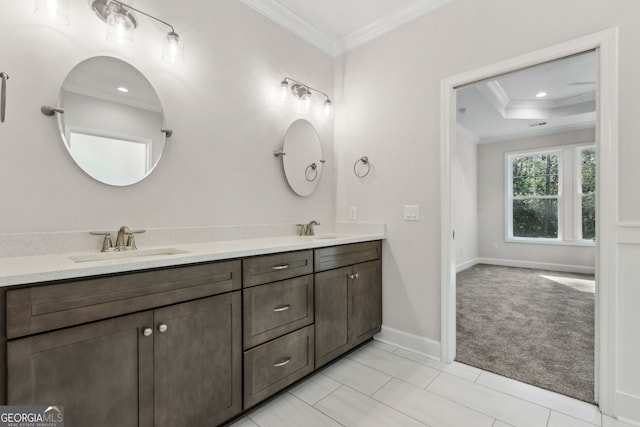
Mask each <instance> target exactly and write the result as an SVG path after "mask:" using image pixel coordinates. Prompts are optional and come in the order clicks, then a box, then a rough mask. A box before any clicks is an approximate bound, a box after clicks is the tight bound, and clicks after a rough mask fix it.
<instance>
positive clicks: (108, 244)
mask: <svg viewBox="0 0 640 427" xmlns="http://www.w3.org/2000/svg"><path fill="white" fill-rule="evenodd" d="M89 234H92V235H94V236H104V240H103V241H102V249H101V252H108V251H109V250H110V249H111V248H113V242H112V241H111V233H110V232H108V231H90V232H89Z"/></svg>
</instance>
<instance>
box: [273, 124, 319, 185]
mask: <svg viewBox="0 0 640 427" xmlns="http://www.w3.org/2000/svg"><path fill="white" fill-rule="evenodd" d="M282 151H283V152H284V153H285V154H284V156H282V163H283V166H284V173H285V175H286V177H287V182H288V183H289V186H290V187H291V189H292V190H293V191H294V193H296V194H297V195H299V196H308V195H310V194H311V193H313V192H314V191H315V189H316V188H317V186H318V184H319V182H320V178H321V176H322V166H323V164H324V160H323V157H322V147H321V145H320V137H319V136H318V133H317V132H316V130H315V128H314V127H313V125H312V124H311V123H309V122H308V121H306V120H304V119H298V120H296V121H294V122H293V123H292V124H291V126H289V129H288V130H287V133H286V134H285V137H284V143H283V145H282Z"/></svg>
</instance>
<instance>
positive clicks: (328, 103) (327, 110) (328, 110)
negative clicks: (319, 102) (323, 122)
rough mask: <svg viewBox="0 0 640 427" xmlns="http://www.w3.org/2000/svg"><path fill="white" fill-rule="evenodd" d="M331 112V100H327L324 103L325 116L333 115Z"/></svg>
mask: <svg viewBox="0 0 640 427" xmlns="http://www.w3.org/2000/svg"><path fill="white" fill-rule="evenodd" d="M331 110H332V105H331V100H330V99H329V98H327V100H326V101H324V116H325V117H329V116H330V115H331Z"/></svg>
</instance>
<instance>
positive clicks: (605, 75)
mask: <svg viewBox="0 0 640 427" xmlns="http://www.w3.org/2000/svg"><path fill="white" fill-rule="evenodd" d="M593 49H597V51H598V54H599V62H598V78H599V80H598V89H597V91H598V92H597V93H598V95H597V114H596V150H597V152H598V164H597V186H598V193H597V196H596V197H597V199H596V209H597V216H598V221H597V224H596V227H597V228H596V229H597V236H598V240H597V241H596V301H595V400H596V402H598V403H599V405H600V410H601V411H602V412H603V413H605V414H607V415H613V414H612V413H613V402H614V392H615V388H614V386H615V344H616V343H615V287H616V241H615V235H616V234H615V233H616V222H617V207H618V195H617V194H618V171H617V160H618V29H617V28H610V29H607V30H604V31H600V32H597V33H594V34H590V35H587V36H584V37H580V38H577V39H574V40H570V41H567V42H564V43H561V44H557V45H554V46H551V47H548V48H544V49H541V50H537V51H534V52H531V53H528V54H525V55H521V56H518V57H515V58H511V59H508V60H505V61H501V62H498V63H495V64H492V65H488V66H485V67H481V68H478V69H475V70H471V71H468V72H465V73H462V74H458V75H455V76H451V77H448V78H446V79H443V80H442V83H441V147H440V148H441V150H440V153H441V218H442V219H441V221H442V224H441V236H440V237H441V239H440V241H441V260H442V262H441V355H440V356H441V359H442V361H443V362H446V363H451V362H453V360H454V358H455V355H456V265H455V264H456V263H455V253H454V250H455V245H454V243H453V238H454V234H453V233H454V218H453V215H454V202H455V194H454V192H453V190H454V186H453V173H454V168H453V164H454V160H455V158H456V138H455V135H456V96H455V89H456V88H457V87H460V86H462V85H466V84H469V83H473V82H476V81H478V80H483V79H487V78H490V77H493V76H496V75H499V74H504V73H508V72H511V71H516V70H519V69H522V68H525V67H530V66H533V65H537V64H540V63H543V62H548V61H552V60H555V59H560V58H563V57H566V56H570V55H574V54H578V53H582V52H585V51H588V50H593Z"/></svg>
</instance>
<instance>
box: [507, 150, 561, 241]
mask: <svg viewBox="0 0 640 427" xmlns="http://www.w3.org/2000/svg"><path fill="white" fill-rule="evenodd" d="M564 151H565V149H564V148H563V147H549V148H541V149H538V150H534V151H517V152H516V151H514V152H511V151H509V152H505V153H504V160H505V162H504V172H505V181H504V182H505V184H506V185H505V186H504V209H505V212H504V217H505V218H506V219H507V220H506V221H505V222H504V236H505V237H504V240H505V242H509V243H514V242H517V243H529V242H530V241H532V240H533V241H538V242H545V243H552V244H553V243H555V244H560V243H563V242H564V221H563V214H564V203H565V198H564V192H563V191H562V190H563V186H564V172H563V169H564V167H563V164H562V163H563V158H564ZM535 155H549V156H554V155H555V156H556V157H557V158H558V193H557V194H555V195H532V196H528V197H527V196H514V195H513V159H514V158H516V157H532V156H535ZM526 199H547V200H556V204H557V219H556V223H557V225H558V233H557V237H555V238H552V237H517V236H514V235H513V201H514V200H526Z"/></svg>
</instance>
